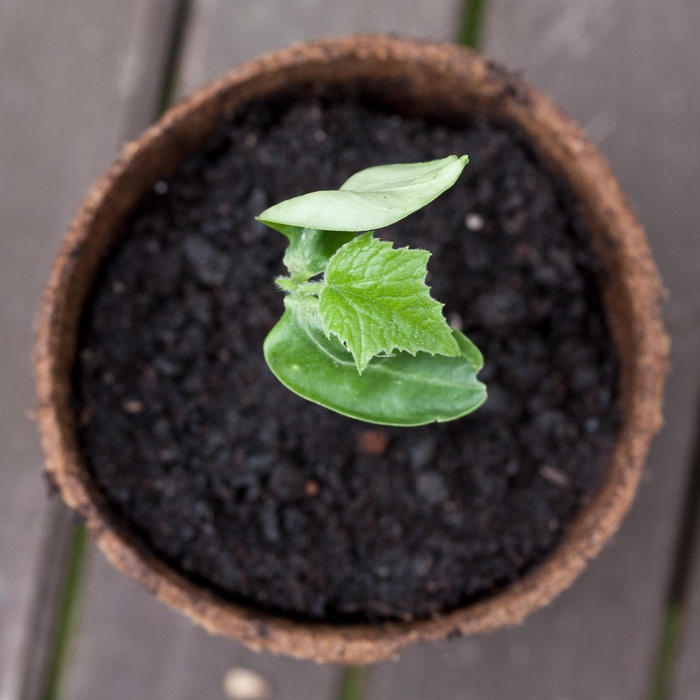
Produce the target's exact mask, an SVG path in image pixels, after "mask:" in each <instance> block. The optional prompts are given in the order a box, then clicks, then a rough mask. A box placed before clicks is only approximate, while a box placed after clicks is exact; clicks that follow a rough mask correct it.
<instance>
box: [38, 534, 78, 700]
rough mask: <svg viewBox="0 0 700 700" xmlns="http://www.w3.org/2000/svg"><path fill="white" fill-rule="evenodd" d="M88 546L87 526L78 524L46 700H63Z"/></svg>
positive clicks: (72, 545)
mask: <svg viewBox="0 0 700 700" xmlns="http://www.w3.org/2000/svg"><path fill="white" fill-rule="evenodd" d="M87 547H88V536H87V528H86V527H85V526H81V527H78V528H76V529H75V531H74V533H73V537H72V542H71V547H70V552H69V554H68V567H67V570H66V579H65V581H64V584H63V591H62V592H61V598H60V602H59V611H58V620H57V622H56V630H55V634H54V638H53V643H52V645H51V657H50V660H49V667H48V671H47V674H46V690H45V692H44V700H59V698H60V697H61V683H62V680H63V672H64V670H65V667H66V663H67V659H68V654H69V652H70V644H71V641H72V638H73V630H74V628H75V623H76V621H77V616H78V606H79V602H80V597H81V595H80V594H81V592H82V581H83V573H84V570H85V564H86V559H87Z"/></svg>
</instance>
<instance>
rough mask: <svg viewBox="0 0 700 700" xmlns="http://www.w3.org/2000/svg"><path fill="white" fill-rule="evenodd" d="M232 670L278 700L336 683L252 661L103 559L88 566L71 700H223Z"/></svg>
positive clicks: (290, 664) (296, 666)
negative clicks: (245, 673) (243, 672)
mask: <svg viewBox="0 0 700 700" xmlns="http://www.w3.org/2000/svg"><path fill="white" fill-rule="evenodd" d="M235 668H246V669H249V670H252V671H254V672H256V673H259V674H260V675H261V676H262V677H263V678H264V680H265V681H266V682H267V683H268V684H269V685H270V687H271V689H272V691H273V693H274V696H273V697H274V700H298V698H319V700H321V698H330V697H332V696H333V693H334V691H335V689H336V686H337V683H338V679H337V675H336V670H335V669H334V668H331V667H326V668H322V667H319V666H315V665H314V664H312V663H308V662H307V663H302V662H298V661H293V660H291V659H282V658H277V657H274V656H272V655H270V654H255V653H253V652H251V651H248V650H247V649H245V648H244V647H242V646H241V645H240V644H237V643H235V642H232V641H230V640H227V639H222V638H218V637H212V636H210V635H209V634H207V633H206V632H205V631H204V630H202V629H200V628H198V627H195V626H194V625H193V624H192V623H191V622H189V621H188V620H187V619H185V618H184V617H181V616H180V615H176V614H174V613H173V612H172V611H171V610H169V609H168V608H166V607H165V606H163V605H161V604H160V603H158V602H157V601H156V600H155V599H154V598H152V597H151V596H150V595H149V594H148V593H147V592H146V591H144V590H143V589H141V588H140V587H138V586H137V585H136V584H135V583H133V582H132V581H130V580H129V579H127V578H125V577H124V576H121V575H118V574H116V573H115V572H114V570H113V569H112V568H111V567H110V566H109V565H108V564H107V563H106V561H105V560H104V558H103V557H102V556H99V555H98V556H95V557H94V558H93V559H92V560H91V575H90V585H89V587H88V591H87V597H86V600H85V607H84V611H83V623H82V627H81V631H80V636H79V639H78V644H77V646H76V651H75V655H74V657H73V663H72V669H71V674H70V677H69V683H68V685H67V687H66V697H67V698H71V700H94V698H96V697H99V698H100V700H124V698H149V700H159V699H160V698H163V699H165V698H168V700H189V699H190V698H207V699H208V700H209V699H211V700H217V699H219V698H220V699H221V700H224V698H226V695H225V694H224V680H225V677H226V675H227V673H228V672H230V671H231V670H232V669H235ZM98 690H99V696H98V695H96V692H97V691H98Z"/></svg>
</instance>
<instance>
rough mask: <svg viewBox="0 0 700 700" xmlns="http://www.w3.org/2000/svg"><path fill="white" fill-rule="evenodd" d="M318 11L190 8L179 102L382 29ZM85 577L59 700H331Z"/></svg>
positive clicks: (425, 16)
mask: <svg viewBox="0 0 700 700" xmlns="http://www.w3.org/2000/svg"><path fill="white" fill-rule="evenodd" d="M327 5H328V3H323V2H321V1H320V0H316V1H315V2H314V1H311V2H309V1H308V0H307V1H303V0H294V2H289V1H286V2H285V1H283V0H276V1H274V2H273V1H272V0H245V1H240V0H239V1H238V2H230V0H221V1H220V2H212V1H211V0H203V1H201V2H195V3H194V7H193V8H192V11H191V15H190V16H191V24H190V25H189V26H188V28H187V31H186V36H187V46H186V50H185V52H184V55H183V57H182V60H181V78H180V80H179V86H180V92H182V91H183V90H189V89H191V88H193V87H195V86H197V85H200V84H202V83H204V82H206V81H207V80H209V79H211V78H213V77H215V76H216V75H217V74H219V73H221V72H223V71H225V70H227V69H228V68H230V67H232V66H234V65H236V64H238V63H240V62H241V61H243V60H246V59H249V58H252V57H254V56H255V55H257V54H259V53H261V52H262V51H263V50H270V49H273V48H278V47H280V46H282V45H284V44H286V43H289V42H292V41H298V40H301V39H307V38H311V37H314V36H318V35H320V34H329V33H333V32H336V33H337V32H340V31H350V30H365V31H368V30H375V31H380V30H383V29H389V28H390V27H391V22H390V18H391V13H390V12H388V9H387V7H386V5H385V4H382V5H381V6H379V7H375V3H374V2H373V0H361V1H358V2H354V3H339V2H338V3H334V8H333V12H331V11H329V9H328V7H327ZM456 5H457V3H456V2H455V1H454V0H441V1H440V2H435V3H433V4H432V5H431V7H430V8H429V9H428V8H427V6H425V3H422V2H418V0H410V2H407V3H406V4H405V6H402V12H401V15H402V18H401V22H402V24H401V27H399V28H400V29H401V30H402V31H408V32H412V33H415V34H423V35H424V36H425V35H430V34H431V33H433V34H435V33H437V35H438V37H439V36H443V37H444V36H448V35H449V34H450V33H451V23H452V16H453V14H456V13H455V12H454V10H455V7H456ZM336 10H337V12H336ZM339 16H340V19H339ZM441 25H443V26H442V28H441ZM440 32H442V34H440ZM92 567H93V568H92V572H91V575H90V577H89V580H88V585H87V591H86V603H85V609H84V612H83V615H82V619H81V623H80V627H79V630H78V636H77V640H76V644H75V654H74V657H73V663H72V666H71V670H70V674H69V677H68V679H67V686H66V697H70V698H71V699H72V700H73V699H74V700H83V699H84V700H92V698H95V697H99V698H100V700H110V699H111V698H114V699H115V700H117V698H118V699H119V700H121V699H122V698H124V697H134V698H146V697H147V698H149V700H165V699H166V698H167V700H179V699H180V698H182V699H183V700H184V699H185V698H193V697H197V698H200V697H201V698H212V699H214V698H223V697H224V695H223V689H222V683H223V678H224V675H225V674H226V672H227V671H228V670H230V669H231V668H232V667H236V666H243V667H245V668H249V669H253V670H256V671H258V672H260V673H262V675H263V676H264V678H265V679H266V680H267V681H268V682H269V683H271V685H272V688H273V691H274V698H275V700H284V699H287V698H288V699H289V700H296V699H297V698H306V697H309V698H311V697H312V698H315V699H317V700H322V699H323V698H331V697H333V696H334V695H335V692H336V689H337V687H338V683H339V669H338V668H336V667H325V668H324V667H318V666H316V665H314V664H311V663H307V662H299V661H293V660H290V659H279V658H275V657H272V656H270V655H267V654H259V655H256V654H253V653H251V652H249V651H247V650H246V649H244V648H243V647H242V646H240V645H238V644H236V643H234V642H231V641H229V640H225V639H220V638H216V637H211V636H209V635H207V634H205V633H204V632H202V631H201V630H200V629H198V628H195V627H193V626H192V625H191V624H190V623H189V622H187V621H186V620H184V619H183V618H180V617H179V616H177V615H175V614H174V613H172V612H171V611H169V610H167V609H166V608H164V607H162V606H161V605H159V604H156V603H155V602H154V601H153V600H151V599H150V597H149V596H148V595H147V594H145V593H144V592H143V591H141V589H139V588H137V587H136V586H135V585H134V584H132V583H131V582H130V581H128V580H126V579H125V578H124V577H122V576H121V575H120V574H117V573H116V572H115V571H113V570H112V569H111V568H109V567H107V566H106V565H105V564H104V562H103V561H102V559H101V557H100V556H98V557H96V558H95V559H94V560H93V562H92Z"/></svg>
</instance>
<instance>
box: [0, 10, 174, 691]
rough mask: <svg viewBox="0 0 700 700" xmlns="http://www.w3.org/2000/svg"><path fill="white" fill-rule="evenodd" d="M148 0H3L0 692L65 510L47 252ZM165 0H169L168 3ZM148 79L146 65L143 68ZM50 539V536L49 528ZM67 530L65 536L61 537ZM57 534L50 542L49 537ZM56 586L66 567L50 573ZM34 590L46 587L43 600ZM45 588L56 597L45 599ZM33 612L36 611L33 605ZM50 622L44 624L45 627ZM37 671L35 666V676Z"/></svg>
mask: <svg viewBox="0 0 700 700" xmlns="http://www.w3.org/2000/svg"><path fill="white" fill-rule="evenodd" d="M143 4H144V3H143V0H123V2H120V3H95V2H92V1H91V0H55V1H54V2H51V3H45V2H42V0H22V1H21V2H19V1H17V0H5V1H4V2H1V3H0V85H2V90H0V124H2V134H3V138H2V139H0V212H2V226H0V297H1V298H2V300H3V304H2V306H1V307H0V337H2V349H3V362H2V363H1V364H0V392H1V394H2V396H3V401H2V404H1V405H0V434H2V436H3V449H2V450H1V451H0V629H2V634H1V635H0V697H1V698H2V700H14V699H15V698H17V697H19V695H20V693H22V689H21V685H22V679H23V678H24V677H25V676H26V675H27V674H30V675H31V674H32V672H37V669H36V668H34V669H33V671H32V669H30V668H28V667H27V666H26V663H25V661H27V660H29V659H30V657H28V656H25V655H24V650H26V649H30V648H31V649H32V650H33V651H36V652H38V653H37V654H35V655H33V656H32V657H31V659H33V660H34V661H33V662H32V663H34V662H36V660H37V659H39V658H42V654H41V653H39V652H40V650H38V649H37V645H40V644H41V640H37V638H36V637H32V638H30V637H29V635H37V634H38V635H40V637H41V639H43V640H45V639H46V638H48V637H50V629H49V628H50V626H51V625H50V619H51V614H50V611H43V613H42V615H43V616H42V615H40V614H39V611H38V610H33V606H34V605H35V604H38V605H44V606H47V605H50V604H51V602H52V597H51V596H52V595H53V594H50V593H49V592H48V591H47V589H46V586H47V584H48V583H49V582H47V580H45V579H42V578H41V572H42V571H44V570H45V569H43V568H42V566H41V564H40V563H39V562H38V558H39V554H40V551H42V547H43V549H45V550H46V551H50V552H52V553H53V555H54V557H55V561H54V563H55V564H56V566H57V567H58V570H60V567H61V565H62V562H61V560H60V556H58V553H59V552H60V551H63V550H62V549H61V546H60V542H61V541H62V536H63V535H64V534H65V533H66V529H67V528H66V523H67V520H66V515H65V512H63V511H61V510H60V509H56V508H54V507H52V508H47V501H46V492H47V487H46V484H45V483H44V482H43V479H42V476H41V461H42V460H41V455H40V450H39V447H38V441H37V438H36V435H35V428H34V425H33V424H32V422H31V420H30V413H31V409H32V407H33V405H34V390H33V382H32V376H31V362H30V357H31V345H32V341H33V337H32V336H33V333H32V321H33V318H34V315H35V313H36V310H37V307H38V303H39V297H40V294H41V290H42V287H43V285H44V282H45V280H46V278H47V276H48V270H49V267H50V264H51V259H52V257H53V255H54V253H55V251H56V250H57V248H58V244H59V242H60V240H61V238H62V236H63V232H64V231H65V229H66V227H67V225H68V223H69V221H70V217H71V215H72V212H73V210H74V209H75V208H76V206H77V203H78V201H79V199H80V197H81V195H82V192H83V191H84V190H85V188H86V186H87V185H88V184H89V183H90V181H91V180H92V179H93V178H94V177H95V176H96V175H97V174H99V172H100V171H101V170H102V169H103V168H104V167H106V165H107V164H108V162H109V160H110V159H111V157H112V155H113V153H114V152H115V150H116V147H117V146H118V144H119V141H120V140H121V138H123V127H122V123H123V122H124V119H125V117H124V115H125V110H126V111H127V112H128V108H129V106H130V105H132V104H133V103H134V101H138V99H139V91H140V89H141V85H142V84H144V85H145V84H147V80H144V81H143V83H139V82H138V81H137V80H134V79H131V73H130V66H129V64H128V63H127V62H126V59H127V57H129V56H130V55H132V53H131V42H132V40H133V38H134V29H135V21H136V20H138V18H139V16H140V12H141V9H140V8H141V7H142V5H143ZM161 4H162V3H161ZM144 77H145V75H144ZM47 537H48V538H49V539H48V540H47V539H46V538H47ZM63 539H64V538H63ZM52 542H53V545H52ZM54 581H55V584H56V585H54V586H53V587H52V591H54V592H55V590H56V588H57V586H58V585H59V583H60V576H56V577H54ZM38 595H41V596H42V597H40V598H37V596H38ZM46 596H48V600H47V598H46ZM35 613H36V614H35ZM41 630H43V631H44V633H42V632H41ZM33 677H34V678H35V680H36V675H34V676H33Z"/></svg>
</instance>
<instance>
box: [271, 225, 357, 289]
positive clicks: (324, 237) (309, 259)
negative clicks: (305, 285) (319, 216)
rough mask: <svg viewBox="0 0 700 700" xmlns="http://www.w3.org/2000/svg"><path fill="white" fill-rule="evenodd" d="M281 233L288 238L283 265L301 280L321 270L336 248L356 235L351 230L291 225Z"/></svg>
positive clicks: (309, 277) (324, 267)
mask: <svg viewBox="0 0 700 700" xmlns="http://www.w3.org/2000/svg"><path fill="white" fill-rule="evenodd" d="M283 233H284V234H285V235H286V236H287V237H288V238H289V245H288V246H287V250H286V251H285V253H284V265H285V267H286V268H287V269H288V270H289V272H290V274H291V275H292V277H295V278H298V279H303V280H308V279H311V278H312V277H314V276H315V275H318V274H320V273H321V272H323V271H324V270H325V269H326V267H327V265H328V261H329V260H330V259H331V257H332V256H333V254H334V253H335V252H336V251H337V250H338V248H340V247H341V246H342V245H344V244H345V243H347V242H348V241H350V240H352V239H353V238H354V237H355V236H356V235H357V234H356V233H354V232H351V231H318V230H316V229H312V228H302V229H294V228H293V227H291V226H290V227H287V231H283Z"/></svg>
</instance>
